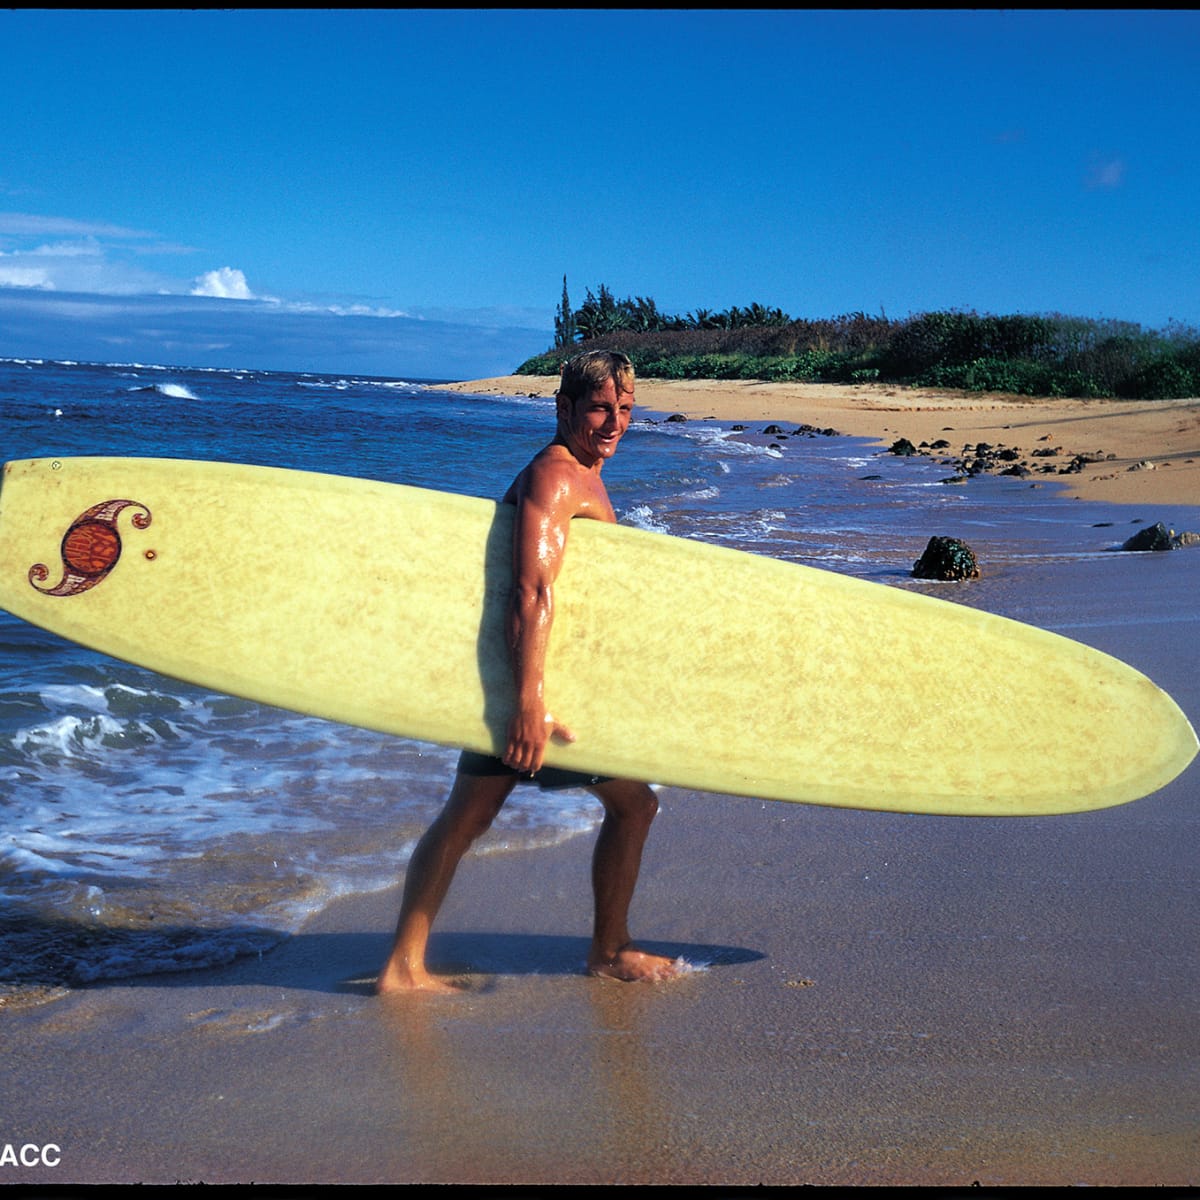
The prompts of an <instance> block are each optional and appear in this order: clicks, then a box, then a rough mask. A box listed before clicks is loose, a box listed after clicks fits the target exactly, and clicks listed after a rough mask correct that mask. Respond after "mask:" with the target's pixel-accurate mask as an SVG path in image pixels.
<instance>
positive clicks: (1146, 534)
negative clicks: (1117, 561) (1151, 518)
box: [1121, 521, 1200, 551]
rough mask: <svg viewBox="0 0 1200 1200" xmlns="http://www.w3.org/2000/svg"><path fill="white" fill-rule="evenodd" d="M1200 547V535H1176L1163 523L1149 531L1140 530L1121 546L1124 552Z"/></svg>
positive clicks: (1152, 526)
mask: <svg viewBox="0 0 1200 1200" xmlns="http://www.w3.org/2000/svg"><path fill="white" fill-rule="evenodd" d="M1196 545H1200V533H1188V532H1186V531H1185V532H1184V533H1176V532H1175V530H1173V529H1168V528H1167V527H1166V526H1165V525H1164V524H1163V523H1162V522H1161V521H1159V522H1158V523H1157V524H1155V525H1151V526H1150V527H1149V528H1147V529H1139V530H1138V531H1137V533H1135V534H1134V535H1133V537H1131V538H1128V539H1127V540H1126V541H1125V542H1124V543H1123V544H1122V546H1121V549H1122V550H1152V551H1153V550H1182V549H1183V548H1184V547H1185V546H1196Z"/></svg>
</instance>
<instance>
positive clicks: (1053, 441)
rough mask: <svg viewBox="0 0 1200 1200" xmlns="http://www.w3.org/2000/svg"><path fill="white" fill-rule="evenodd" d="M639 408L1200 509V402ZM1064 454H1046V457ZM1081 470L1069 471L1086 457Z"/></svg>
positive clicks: (779, 402)
mask: <svg viewBox="0 0 1200 1200" xmlns="http://www.w3.org/2000/svg"><path fill="white" fill-rule="evenodd" d="M557 386H558V379H557V377H556V376H546V375H538V376H523V375H508V376H503V377H500V378H496V379H477V380H472V381H470V382H465V383H457V384H451V385H450V387H449V389H448V390H451V391H460V392H470V393H477V394H480V395H487V394H496V395H505V396H512V395H538V396H552V395H553V394H554V392H555V390H556V388H557ZM637 399H638V404H639V407H640V408H642V409H649V410H651V411H653V412H656V413H663V414H672V413H681V414H683V415H684V416H686V417H688V418H689V419H692V420H704V419H706V418H716V419H719V420H722V421H729V422H741V423H748V422H773V423H779V424H780V425H781V427H784V426H786V425H788V424H789V423H790V424H792V425H800V424H807V425H813V426H816V427H817V428H818V429H826V428H832V429H836V430H837V431H838V432H839V433H845V434H850V435H852V436H854V437H865V438H871V439H873V440H875V441H877V442H879V443H881V444H882V445H885V446H890V445H891V444H892V443H893V442H895V441H897V440H898V439H900V438H907V439H908V440H909V441H910V442H912V443H913V445H914V446H918V447H920V446H921V444H922V443H925V445H926V446H929V447H932V446H933V445H934V443H936V442H938V441H946V442H948V443H949V447H948V448H947V449H944V450H941V451H931V452H930V453H931V456H932V457H936V458H939V459H943V458H944V459H946V460H947V461H949V460H950V459H951V458H953V457H961V454H962V450H963V447H964V446H965V445H972V446H976V445H978V444H979V443H980V442H986V443H988V444H989V445H992V446H995V447H997V448H999V447H1001V446H1007V447H1012V448H1015V449H1018V450H1019V451H1021V453H1022V457H1023V458H1024V459H1025V460H1026V461H1027V462H1028V463H1029V464H1030V465H1031V466H1035V467H1042V466H1048V467H1050V468H1052V472H1053V473H1050V472H1047V473H1044V474H1043V473H1040V472H1039V473H1038V474H1037V475H1035V476H1034V478H1037V479H1048V480H1053V481H1054V482H1056V483H1059V484H1062V485H1063V486H1064V488H1065V489H1066V491H1067V493H1068V494H1069V495H1073V496H1080V497H1083V498H1086V499H1089V500H1100V501H1104V502H1107V503H1112V504H1134V503H1150V504H1153V503H1163V504H1200V399H1191V400H1139V401H1134V400H1071V399H1063V400H1039V399H1031V398H1029V397H1025V396H1007V395H1005V396H996V395H986V394H981V393H975V392H943V391H931V390H926V389H921V388H901V387H891V386H888V385H885V384H859V385H853V386H850V385H846V386H842V385H838V384H823V383H822V384H815V383H814V384H807V383H763V382H759V381H756V380H696V381H691V382H685V381H678V382H677V381H664V380H657V379H644V380H638V384H637ZM1037 450H1041V451H1057V453H1055V454H1053V456H1046V457H1035V456H1034V451H1037ZM1077 456H1078V457H1083V458H1090V459H1094V460H1095V461H1091V462H1086V463H1081V464H1080V469H1079V470H1078V472H1072V473H1070V474H1062V473H1059V471H1060V468H1062V467H1065V466H1067V465H1068V464H1069V463H1071V462H1072V460H1074V459H1075V458H1076V457H1077Z"/></svg>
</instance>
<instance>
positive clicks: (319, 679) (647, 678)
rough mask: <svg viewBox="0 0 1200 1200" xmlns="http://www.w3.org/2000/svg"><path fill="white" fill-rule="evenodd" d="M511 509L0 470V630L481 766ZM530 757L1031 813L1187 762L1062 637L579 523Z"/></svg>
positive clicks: (388, 488)
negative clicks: (3, 613) (545, 725)
mask: <svg viewBox="0 0 1200 1200" xmlns="http://www.w3.org/2000/svg"><path fill="white" fill-rule="evenodd" d="M512 516H513V510H512V509H511V508H510V507H508V506H504V505H498V504H496V503H494V502H493V501H490V500H484V499H479V498H475V497H468V496H461V495H454V494H450V493H446V492H440V491H434V490H430V489H424V488H414V487H408V486H404V485H401V484H391V483H383V482H377V481H371V480H364V479H352V478H347V477H343V476H333V475H321V474H314V473H310V472H300V471H290V470H281V469H275V468H262V467H250V466H244V465H238V464H231V463H215V462H191V461H183V460H165V459H122V458H62V459H27V460H22V461H14V462H10V463H8V464H7V465H6V466H5V467H4V474H3V481H2V485H0V608H4V609H6V610H7V611H9V612H10V613H13V614H15V615H16V616H17V617H20V618H22V619H24V620H26V621H29V622H32V623H33V624H35V625H38V626H41V627H42V628H44V629H47V630H50V631H52V632H54V633H56V634H59V635H61V636H62V637H65V638H68V639H71V640H72V641H75V642H79V643H82V644H83V645H85V646H89V647H92V648H93V649H95V650H98V651H101V652H103V653H104V654H107V655H111V656H114V657H116V658H119V659H125V660H128V661H130V662H132V663H136V664H139V665H141V666H144V667H147V668H150V669H152V670H154V671H157V672H161V673H163V674H165V675H169V676H173V677H176V678H178V679H181V680H185V681H187V682H190V683H193V684H197V685H200V686H202V687H205V688H209V689H214V690H217V691H220V692H224V693H230V694H233V695H237V696H241V697H246V698H249V699H252V700H255V701H259V702H262V703H264V704H268V705H275V706H280V707H283V708H287V709H294V710H297V711H299V712H303V713H308V714H312V715H314V716H318V717H322V718H327V719H329V720H332V721H340V722H346V723H349V724H353V725H361V726H365V727H367V728H371V729H377V730H382V731H385V732H388V733H393V734H398V735H403V736H405V737H408V738H413V739H416V740H419V741H427V742H434V743H440V744H445V745H453V746H464V747H467V748H470V749H474V750H479V751H483V752H495V751H496V750H497V749H498V748H499V747H501V746H502V744H503V740H504V735H505V729H506V726H507V721H508V717H509V714H510V712H511V711H512V706H513V688H512V681H511V671H510V666H509V659H508V651H507V646H506V639H505V613H506V609H507V604H508V598H509V592H510V587H511V543H512ZM546 694H547V698H548V702H549V705H550V707H551V710H552V711H553V712H555V713H556V715H558V716H559V717H560V719H561V720H563V721H564V722H565V723H566V724H568V725H569V726H570V727H571V728H572V730H573V731H574V732H575V734H576V736H577V741H576V742H575V743H574V744H571V745H565V744H564V745H559V744H557V743H555V744H552V746H551V748H550V750H549V752H548V754H547V762H548V763H550V764H551V765H555V766H562V767H569V768H575V769H578V770H581V771H587V772H597V773H603V774H607V775H617V776H621V777H626V778H636V779H641V780H645V781H648V782H655V783H659V784H670V785H675V786H678V787H682V788H690V789H697V790H702V791H708V792H719V793H726V794H736V795H745V796H751V797H758V798H762V799H771V800H789V801H799V802H805V803H813V804H822V805H834V806H845V807H851V808H867V809H880V810H891V811H900V812H913V813H916V812H923V813H945V814H963V815H978V816H987V815H1006V816H1015V815H1034V814H1047V813H1062V812H1073V811H1081V810H1086V809H1094V808H1103V807H1106V806H1110V805H1114V804H1120V803H1123V802H1126V801H1129V800H1133V799H1136V798H1138V797H1140V796H1144V795H1147V794H1149V793H1151V792H1153V791H1155V790H1157V789H1159V788H1161V787H1163V786H1164V785H1165V784H1166V783H1168V782H1169V781H1170V780H1171V779H1173V778H1174V777H1175V776H1176V775H1178V774H1179V773H1180V772H1181V771H1182V770H1183V769H1184V768H1185V767H1186V766H1187V764H1188V763H1189V762H1190V761H1191V760H1192V758H1193V756H1194V755H1195V753H1196V749H1197V742H1196V735H1195V733H1194V732H1193V730H1192V728H1191V726H1190V725H1189V723H1188V721H1187V719H1186V718H1185V716H1184V714H1183V713H1182V712H1181V711H1180V709H1179V708H1178V706H1177V705H1176V704H1175V703H1174V701H1173V700H1171V698H1170V697H1169V696H1167V695H1166V694H1165V693H1164V692H1163V691H1161V690H1160V689H1159V688H1158V687H1157V686H1155V684H1154V683H1152V682H1151V681H1150V680H1149V679H1147V678H1146V677H1145V676H1144V675H1142V674H1140V673H1139V672H1137V671H1136V670H1134V669H1133V668H1132V667H1129V666H1127V665H1125V664H1124V663H1121V662H1119V661H1117V660H1116V659H1114V658H1112V657H1110V656H1107V655H1105V654H1103V653H1100V652H1098V651H1096V650H1094V649H1091V648H1089V647H1086V646H1083V645H1081V644H1080V643H1078V642H1075V641H1071V640H1069V639H1067V638H1064V637H1061V636H1059V635H1056V634H1053V633H1051V632H1048V631H1045V630H1042V629H1038V628H1035V627H1032V626H1029V625H1024V624H1020V623H1018V622H1014V621H1012V620H1009V619H1006V618H1002V617H999V616H995V615H992V614H989V613H986V612H980V611H978V610H975V609H972V608H968V607H965V606H963V605H961V604H956V603H952V602H949V601H945V600H940V599H932V598H930V597H928V596H926V595H922V594H919V593H915V592H909V591H906V590H903V589H900V588H896V587H889V586H886V585H883V584H879V583H872V582H867V581H863V580H859V579H854V578H851V577H848V576H843V575H838V574H836V573H833V572H829V571H824V570H819V569H816V568H811V567H806V566H802V565H798V564H795V563H788V562H784V561H780V560H775V559H770V558H766V557H762V556H757V555H753V554H749V553H745V552H742V551H737V550H732V549H728V548H725V547H720V546H715V545H709V544H704V543H701V542H697V541H693V540H690V539H684V538H678V537H673V536H670V535H666V534H660V533H652V532H648V531H645V530H641V529H635V528H628V527H622V526H615V525H608V524H605V523H602V522H597V521H586V520H584V521H575V522H574V523H573V525H572V529H571V534H570V541H569V546H568V551H567V555H566V560H565V564H564V567H563V569H562V573H561V575H560V577H559V580H558V583H557V587H556V612H555V619H554V626H553V630H552V636H551V643H550V649H549V654H548V661H547V666H546Z"/></svg>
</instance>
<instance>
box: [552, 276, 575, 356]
mask: <svg viewBox="0 0 1200 1200" xmlns="http://www.w3.org/2000/svg"><path fill="white" fill-rule="evenodd" d="M577 334H578V331H577V329H576V327H575V314H574V312H573V311H572V310H571V300H570V298H569V297H568V295H567V277H566V276H565V275H564V276H563V294H562V303H561V304H560V305H559V308H558V315H557V316H556V317H555V318H554V349H555V350H567V349H569V348H570V347H571V346H573V345H574V344H575V339H576V337H577Z"/></svg>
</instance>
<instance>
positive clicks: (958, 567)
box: [912, 537, 979, 580]
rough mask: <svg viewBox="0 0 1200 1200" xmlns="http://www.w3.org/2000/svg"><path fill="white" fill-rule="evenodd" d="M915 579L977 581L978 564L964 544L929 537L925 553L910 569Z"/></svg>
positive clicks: (954, 540) (945, 538) (969, 548)
mask: <svg viewBox="0 0 1200 1200" xmlns="http://www.w3.org/2000/svg"><path fill="white" fill-rule="evenodd" d="M912 573H913V576H914V577H915V578H917V579H943V580H959V579H978V578H979V563H978V561H977V560H976V558H975V551H974V550H972V549H971V547H970V546H968V545H967V543H966V542H963V541H960V540H959V539H958V538H951V537H931V538H930V539H929V545H927V546H926V547H925V553H924V554H922V555H921V557H920V558H919V559H917V561H916V562H915V563H913V569H912Z"/></svg>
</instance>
